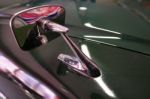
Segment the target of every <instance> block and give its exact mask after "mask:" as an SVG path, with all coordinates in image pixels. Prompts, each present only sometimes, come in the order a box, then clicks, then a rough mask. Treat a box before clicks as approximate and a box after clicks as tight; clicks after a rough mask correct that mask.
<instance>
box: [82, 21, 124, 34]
mask: <svg viewBox="0 0 150 99" xmlns="http://www.w3.org/2000/svg"><path fill="white" fill-rule="evenodd" d="M84 25H85V26H86V27H89V28H93V29H97V30H101V31H105V32H109V33H113V34H121V33H119V32H116V31H112V30H108V29H104V28H99V27H96V26H93V25H92V24H91V23H89V22H88V23H84Z"/></svg>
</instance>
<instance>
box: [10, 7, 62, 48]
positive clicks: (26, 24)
mask: <svg viewBox="0 0 150 99" xmlns="http://www.w3.org/2000/svg"><path fill="white" fill-rule="evenodd" d="M42 19H43V20H50V21H52V22H55V23H58V24H61V25H63V24H64V22H65V10H64V8H63V7H61V6H57V5H52V6H50V5H46V6H39V7H34V8H30V9H27V10H24V11H21V12H19V13H16V14H15V15H14V16H13V17H12V18H11V21H10V24H11V28H12V31H13V33H14V35H15V38H16V40H17V43H18V45H19V46H20V48H21V49H23V50H30V49H33V48H36V47H38V46H40V45H42V44H45V43H47V42H48V41H50V40H52V39H54V38H56V37H58V36H59V35H60V34H58V33H55V32H56V31H50V30H47V29H46V27H43V26H44V25H43V26H41V25H42V24H40V21H43V20H42ZM59 30H60V29H59ZM47 32H51V33H47ZM47 36H50V37H47Z"/></svg>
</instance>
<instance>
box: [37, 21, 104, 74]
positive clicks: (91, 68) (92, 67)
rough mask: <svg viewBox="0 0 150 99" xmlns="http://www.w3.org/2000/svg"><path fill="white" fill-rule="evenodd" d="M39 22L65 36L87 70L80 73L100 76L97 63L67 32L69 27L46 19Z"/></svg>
mask: <svg viewBox="0 0 150 99" xmlns="http://www.w3.org/2000/svg"><path fill="white" fill-rule="evenodd" d="M39 22H40V23H41V24H42V25H41V26H42V27H43V29H44V28H45V27H48V29H50V30H51V31H54V32H58V33H59V34H60V35H61V36H62V37H63V39H64V40H65V42H66V43H67V45H68V46H69V47H70V49H71V50H72V51H73V53H74V54H75V56H76V58H78V61H79V62H80V63H81V65H82V66H83V68H84V69H85V70H86V71H87V72H83V71H82V70H79V71H78V72H79V73H81V72H82V74H83V73H86V74H87V75H88V76H90V77H98V76H100V75H101V73H100V70H99V69H98V67H97V65H96V64H95V63H94V62H92V61H91V60H90V59H89V58H88V57H87V56H86V55H85V54H84V53H83V52H82V51H81V50H80V49H79V48H78V46H77V45H76V44H75V43H74V42H73V41H72V40H71V39H70V37H69V36H68V35H67V34H66V33H67V32H68V31H69V29H68V28H67V27H65V26H62V25H60V24H57V23H54V22H51V21H49V20H46V19H40V20H39Z"/></svg>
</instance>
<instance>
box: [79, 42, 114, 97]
mask: <svg viewBox="0 0 150 99" xmlns="http://www.w3.org/2000/svg"><path fill="white" fill-rule="evenodd" d="M81 50H82V52H83V53H84V54H85V55H86V56H87V57H89V58H90V59H91V55H90V52H89V50H88V47H87V45H85V44H82V45H81ZM94 81H95V82H96V83H97V84H98V85H99V86H100V87H101V88H102V90H103V91H104V92H105V93H106V94H107V95H108V96H110V97H112V98H115V97H116V95H115V94H114V93H113V91H112V90H111V89H110V88H109V87H108V86H107V84H106V83H105V82H104V81H103V79H102V76H100V77H97V78H94Z"/></svg>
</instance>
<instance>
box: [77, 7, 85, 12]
mask: <svg viewBox="0 0 150 99" xmlns="http://www.w3.org/2000/svg"><path fill="white" fill-rule="evenodd" d="M79 10H82V11H85V10H87V7H79Z"/></svg>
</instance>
